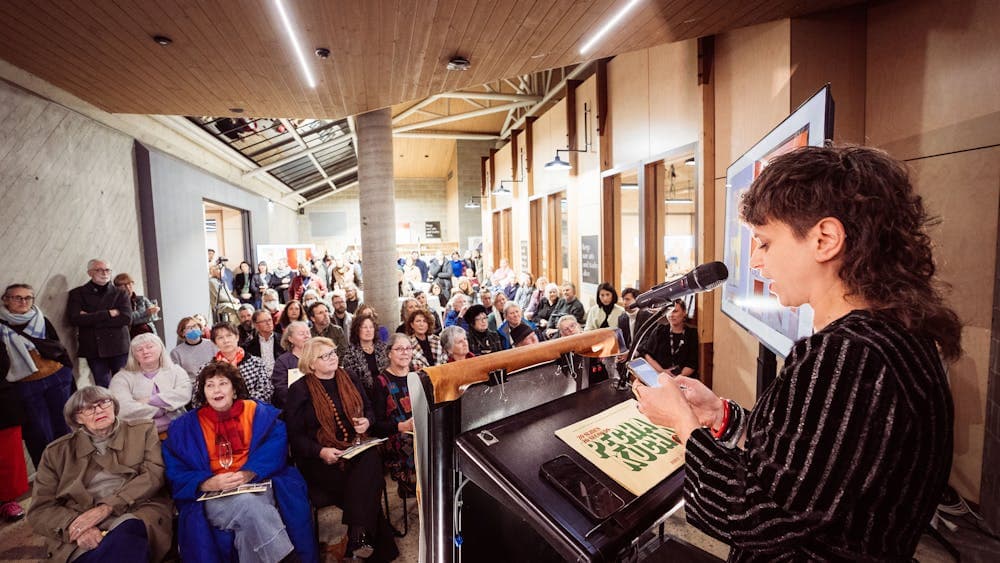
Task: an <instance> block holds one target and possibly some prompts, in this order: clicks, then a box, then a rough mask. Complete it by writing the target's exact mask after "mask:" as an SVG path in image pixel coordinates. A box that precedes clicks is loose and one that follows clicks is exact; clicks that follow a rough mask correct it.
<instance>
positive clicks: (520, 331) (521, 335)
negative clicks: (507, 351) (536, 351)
mask: <svg viewBox="0 0 1000 563" xmlns="http://www.w3.org/2000/svg"><path fill="white" fill-rule="evenodd" d="M510 339H511V341H512V342H513V343H514V347H515V348H520V347H522V346H531V345H532V344H538V335H536V334H535V331H533V330H531V327H529V326H528V325H526V324H524V323H522V324H519V325H517V326H516V327H514V328H513V330H511V331H510Z"/></svg>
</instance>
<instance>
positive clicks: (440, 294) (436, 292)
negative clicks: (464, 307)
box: [428, 283, 448, 308]
mask: <svg viewBox="0 0 1000 563" xmlns="http://www.w3.org/2000/svg"><path fill="white" fill-rule="evenodd" d="M428 291H430V292H431V301H434V300H437V306H438V307H442V308H443V307H445V306H446V305H447V304H448V297H447V296H446V295H445V294H444V291H443V290H442V289H441V285H440V284H438V283H432V284H431V288H430V289H429V290H428Z"/></svg>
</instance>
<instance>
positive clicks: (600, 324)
mask: <svg viewBox="0 0 1000 563" xmlns="http://www.w3.org/2000/svg"><path fill="white" fill-rule="evenodd" d="M623 314H625V309H622V307H621V305H619V304H618V292H617V291H615V288H614V287H612V286H611V284H610V283H608V282H604V283H602V284H601V285H599V286H597V303H595V304H594V306H593V307H591V308H590V311H587V324H586V325H585V326H584V330H594V329H595V328H608V327H611V328H618V318H619V317H621V316H622V315H623Z"/></svg>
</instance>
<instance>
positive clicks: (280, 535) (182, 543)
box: [163, 362, 319, 563]
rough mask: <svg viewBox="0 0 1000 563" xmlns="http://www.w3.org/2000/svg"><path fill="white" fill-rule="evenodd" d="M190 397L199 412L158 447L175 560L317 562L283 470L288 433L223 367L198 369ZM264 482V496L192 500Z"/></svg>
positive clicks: (291, 481)
mask: <svg viewBox="0 0 1000 563" xmlns="http://www.w3.org/2000/svg"><path fill="white" fill-rule="evenodd" d="M195 396H196V397H197V400H196V402H197V403H198V404H201V405H204V406H202V407H201V408H199V409H198V410H196V411H192V412H189V413H187V414H186V415H184V416H182V417H180V418H178V419H177V420H175V421H174V423H173V424H171V425H170V435H169V436H168V437H167V440H166V441H165V442H164V443H163V458H164V461H165V463H166V470H167V479H169V481H170V489H171V492H172V493H173V498H174V501H175V502H176V503H177V508H178V511H179V512H180V516H179V518H178V523H177V543H178V550H179V551H180V557H181V559H182V560H184V561H207V562H218V563H228V562H230V561H260V562H262V563H263V562H270V561H310V562H316V561H318V560H319V553H318V549H317V545H316V536H315V531H314V530H313V525H312V514H311V510H310V508H309V502H308V498H307V495H306V484H305V481H304V480H303V479H302V475H300V474H299V472H298V471H297V470H296V469H295V468H293V467H289V466H288V465H287V462H286V460H287V459H288V434H287V433H286V431H285V424H284V423H283V422H282V421H281V420H280V419H279V418H278V414H279V412H278V410H277V409H275V408H274V407H272V406H270V405H267V404H264V403H259V402H256V401H254V400H252V399H250V394H249V393H248V391H247V388H246V386H245V385H244V383H243V378H242V377H241V376H240V373H239V371H237V369H236V368H235V367H233V366H232V365H231V364H229V363H227V362H211V363H209V364H208V365H206V366H205V369H203V370H202V371H201V373H200V374H199V375H198V382H197V385H196V389H195ZM264 481H270V482H271V486H270V487H269V488H267V489H266V490H265V491H263V492H257V493H244V494H236V495H230V496H224V497H218V498H213V499H210V500H205V501H201V502H199V501H198V498H199V497H201V496H202V494H204V493H207V492H215V491H225V490H230V489H235V488H236V487H239V486H240V485H244V484H246V483H260V482H264ZM165 522H168V523H169V522H170V516H169V515H168V516H167V517H166V519H165Z"/></svg>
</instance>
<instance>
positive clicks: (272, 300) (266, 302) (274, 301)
mask: <svg viewBox="0 0 1000 563" xmlns="http://www.w3.org/2000/svg"><path fill="white" fill-rule="evenodd" d="M260 308H261V309H263V310H265V311H267V312H268V313H270V314H271V320H272V321H274V324H275V326H277V325H278V321H279V320H280V319H281V310H282V308H284V306H283V305H282V304H281V299H280V298H279V297H278V290H276V289H268V290H265V291H264V293H263V294H261V298H260Z"/></svg>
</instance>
